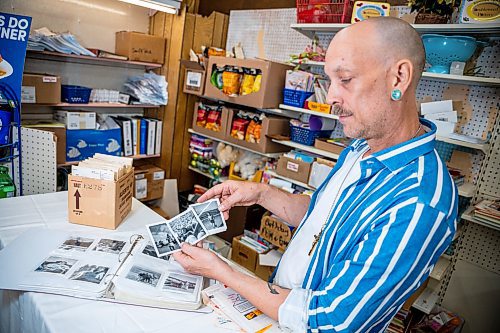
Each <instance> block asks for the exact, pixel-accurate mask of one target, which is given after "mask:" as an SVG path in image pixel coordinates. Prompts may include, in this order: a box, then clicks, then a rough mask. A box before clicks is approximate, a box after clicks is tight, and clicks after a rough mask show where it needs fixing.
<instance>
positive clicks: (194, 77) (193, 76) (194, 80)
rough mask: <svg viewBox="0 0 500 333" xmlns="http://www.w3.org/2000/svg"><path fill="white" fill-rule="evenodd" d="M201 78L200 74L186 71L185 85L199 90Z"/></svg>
mask: <svg viewBox="0 0 500 333" xmlns="http://www.w3.org/2000/svg"><path fill="white" fill-rule="evenodd" d="M201 76H202V74H201V73H200V72H190V71H188V72H187V83H186V85H187V86H188V87H195V88H200V87H201Z"/></svg>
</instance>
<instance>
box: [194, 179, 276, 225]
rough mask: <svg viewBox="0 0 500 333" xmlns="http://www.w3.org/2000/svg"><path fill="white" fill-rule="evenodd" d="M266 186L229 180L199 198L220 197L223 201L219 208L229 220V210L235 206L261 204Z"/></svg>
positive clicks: (202, 199)
mask: <svg viewBox="0 0 500 333" xmlns="http://www.w3.org/2000/svg"><path fill="white" fill-rule="evenodd" d="M266 188H267V185H264V184H260V183H254V182H245V181H234V180H229V181H225V182H224V183H222V184H219V185H216V186H214V187H212V188H211V189H209V190H208V191H207V192H205V193H204V194H203V195H202V196H201V197H200V198H199V199H198V202H204V201H207V200H209V199H212V198H219V199H220V203H221V204H220V207H219V210H220V211H221V212H222V214H223V215H224V219H226V220H227V219H228V218H229V210H230V209H231V208H232V207H234V206H250V205H253V204H260V201H261V198H262V193H263V192H264V191H265V190H266Z"/></svg>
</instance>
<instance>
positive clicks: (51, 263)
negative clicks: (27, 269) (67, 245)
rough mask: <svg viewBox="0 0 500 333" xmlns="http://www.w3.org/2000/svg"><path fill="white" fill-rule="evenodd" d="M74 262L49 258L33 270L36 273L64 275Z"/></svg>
mask: <svg viewBox="0 0 500 333" xmlns="http://www.w3.org/2000/svg"><path fill="white" fill-rule="evenodd" d="M75 263H76V260H74V259H70V258H64V257H56V256H50V257H48V258H47V259H45V261H44V262H42V263H41V264H40V266H38V268H37V269H35V271H36V272H44V273H55V274H66V273H67V272H68V271H69V270H70V269H71V267H73V265H74V264H75Z"/></svg>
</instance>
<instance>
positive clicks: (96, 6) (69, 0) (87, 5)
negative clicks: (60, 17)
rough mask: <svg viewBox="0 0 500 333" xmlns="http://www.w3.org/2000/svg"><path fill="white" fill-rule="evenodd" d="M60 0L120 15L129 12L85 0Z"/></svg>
mask: <svg viewBox="0 0 500 333" xmlns="http://www.w3.org/2000/svg"><path fill="white" fill-rule="evenodd" d="M59 1H61V2H67V3H71V4H74V5H78V6H83V7H87V8H91V9H97V10H102V11H106V12H109V13H113V14H118V15H123V16H125V15H127V13H125V12H124V11H121V10H116V9H113V8H109V7H105V6H99V5H95V4H92V3H87V2H85V1H83V0H59Z"/></svg>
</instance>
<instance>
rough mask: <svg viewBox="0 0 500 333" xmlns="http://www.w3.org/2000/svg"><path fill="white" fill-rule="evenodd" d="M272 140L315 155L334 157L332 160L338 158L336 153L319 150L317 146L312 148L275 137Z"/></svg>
mask: <svg viewBox="0 0 500 333" xmlns="http://www.w3.org/2000/svg"><path fill="white" fill-rule="evenodd" d="M273 141H274V142H276V143H279V144H282V145H285V146H288V147H292V148H297V149H300V150H303V151H307V152H309V153H313V154H316V155H320V156H324V157H327V158H331V159H334V160H337V159H338V158H339V155H338V154H334V153H330V152H328V151H324V150H321V149H318V148H314V147H313V146H306V145H303V144H300V143H297V142H293V141H290V140H276V139H273Z"/></svg>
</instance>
